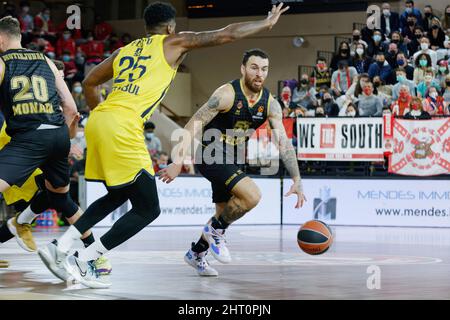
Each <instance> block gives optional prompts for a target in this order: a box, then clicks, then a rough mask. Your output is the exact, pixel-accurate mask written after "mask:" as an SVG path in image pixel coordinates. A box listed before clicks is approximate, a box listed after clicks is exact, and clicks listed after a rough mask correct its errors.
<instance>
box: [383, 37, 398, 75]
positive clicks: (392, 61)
mask: <svg viewBox="0 0 450 320" xmlns="http://www.w3.org/2000/svg"><path fill="white" fill-rule="evenodd" d="M399 52H400V51H399V50H398V46H397V44H395V43H389V44H388V45H387V47H386V52H385V57H386V61H387V62H388V63H389V65H390V66H391V68H393V69H394V68H395V66H396V64H397V61H396V57H397V54H398V53H399Z"/></svg>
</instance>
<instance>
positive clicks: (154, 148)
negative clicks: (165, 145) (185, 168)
mask: <svg viewBox="0 0 450 320" xmlns="http://www.w3.org/2000/svg"><path fill="white" fill-rule="evenodd" d="M155 128H156V127H155V125H154V123H153V122H150V121H149V122H146V123H145V125H144V136H145V144H146V145H147V149H148V152H149V153H150V154H151V155H153V154H155V153H158V152H161V151H162V147H161V140H159V138H158V137H157V136H156V135H155V132H154V131H155Z"/></svg>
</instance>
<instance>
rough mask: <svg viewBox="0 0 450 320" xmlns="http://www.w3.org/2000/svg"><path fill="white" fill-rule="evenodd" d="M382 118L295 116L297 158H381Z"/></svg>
mask: <svg viewBox="0 0 450 320" xmlns="http://www.w3.org/2000/svg"><path fill="white" fill-rule="evenodd" d="M383 125H384V123H383V118H382V117H379V118H297V154H298V159H299V160H320V161H352V160H353V161H383V159H384V158H383V152H384V150H385V148H384V141H383V135H384V131H383Z"/></svg>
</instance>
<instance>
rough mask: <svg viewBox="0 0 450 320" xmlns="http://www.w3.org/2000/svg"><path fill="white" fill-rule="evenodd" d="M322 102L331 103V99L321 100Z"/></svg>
mask: <svg viewBox="0 0 450 320" xmlns="http://www.w3.org/2000/svg"><path fill="white" fill-rule="evenodd" d="M323 102H324V103H330V102H331V99H330V98H328V99H323Z"/></svg>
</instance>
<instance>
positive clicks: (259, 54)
mask: <svg viewBox="0 0 450 320" xmlns="http://www.w3.org/2000/svg"><path fill="white" fill-rule="evenodd" d="M253 56H255V57H261V58H263V59H269V55H268V54H267V53H266V52H265V51H263V50H261V49H250V50H247V51H245V52H244V58H243V59H242V65H244V66H245V65H246V64H247V62H248V59H250V57H253Z"/></svg>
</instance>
